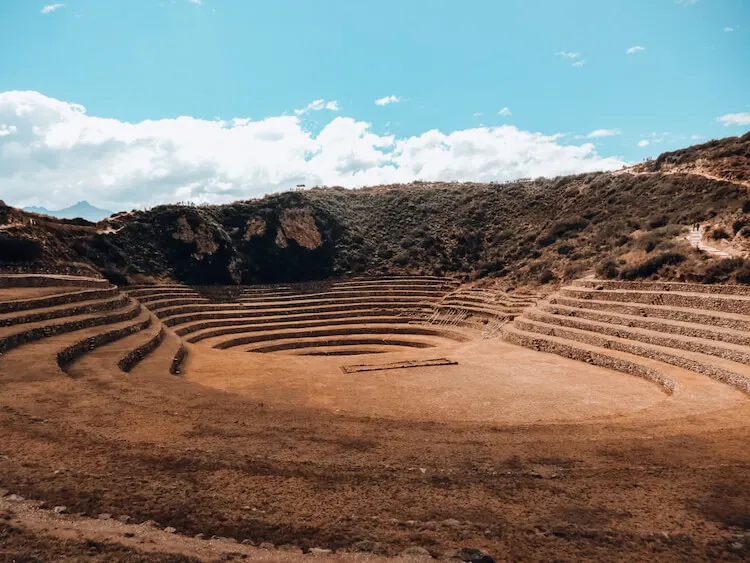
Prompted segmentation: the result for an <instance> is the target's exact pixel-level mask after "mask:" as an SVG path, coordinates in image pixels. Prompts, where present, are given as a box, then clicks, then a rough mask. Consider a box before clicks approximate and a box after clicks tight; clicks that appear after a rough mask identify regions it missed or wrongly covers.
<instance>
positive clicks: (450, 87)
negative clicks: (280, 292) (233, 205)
mask: <svg viewBox="0 0 750 563" xmlns="http://www.w3.org/2000/svg"><path fill="white" fill-rule="evenodd" d="M0 53H3V55H0V199H3V200H5V201H6V202H7V203H9V204H12V205H20V206H26V205H43V206H46V207H48V208H51V209H54V208H60V207H65V206H67V205H70V204H72V203H75V202H76V201H79V200H84V199H85V200H88V201H90V202H92V203H93V204H95V205H98V206H101V207H105V208H107V209H112V210H120V209H130V208H133V207H149V206H153V205H156V204H159V203H169V202H176V201H193V202H196V203H201V202H211V203H222V202H228V201H233V200H237V199H248V198H253V197H259V196H262V195H264V194H266V193H273V192H278V191H283V190H287V189H290V188H292V187H294V186H295V185H297V184H305V185H306V186H314V185H341V186H345V187H357V186H363V185H376V184H383V183H401V182H411V181H413V180H426V181H503V180H511V179H514V178H519V177H537V176H556V175H560V174H570V173H578V172H588V171H593V170H609V169H616V168H620V167H622V166H623V165H626V164H631V163H635V162H639V161H641V160H643V159H644V158H646V157H655V156H657V155H658V154H660V153H661V152H664V151H666V150H672V149H675V148H679V147H683V146H687V145H691V144H696V143H700V142H704V141H706V140H709V139H712V138H721V137H726V136H731V135H740V134H743V133H745V132H747V131H748V130H750V2H749V1H748V0H606V1H604V0H523V1H521V0H512V1H511V0H462V1H460V2H458V1H451V2H448V1H444V0H431V1H430V2H427V1H423V0H407V1H404V0H399V1H395V0H380V1H379V2H352V1H351V0H348V1H343V0H319V1H318V2H311V1H309V0H275V1H273V2H259V1H256V0H67V1H65V2H60V3H49V2H48V1H46V2H45V1H42V2H37V1H36V0H0Z"/></svg>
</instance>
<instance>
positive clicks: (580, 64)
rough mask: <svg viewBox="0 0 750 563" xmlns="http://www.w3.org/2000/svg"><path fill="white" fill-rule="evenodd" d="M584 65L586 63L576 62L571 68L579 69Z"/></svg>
mask: <svg viewBox="0 0 750 563" xmlns="http://www.w3.org/2000/svg"><path fill="white" fill-rule="evenodd" d="M585 64H586V61H576V62H574V63H573V66H574V67H578V68H580V67H582V66H583V65H585Z"/></svg>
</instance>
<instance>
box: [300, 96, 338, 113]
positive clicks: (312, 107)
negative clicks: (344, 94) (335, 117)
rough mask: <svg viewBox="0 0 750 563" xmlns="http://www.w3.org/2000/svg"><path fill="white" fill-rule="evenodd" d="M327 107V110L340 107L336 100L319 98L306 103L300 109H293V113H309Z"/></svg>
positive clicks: (335, 109)
mask: <svg viewBox="0 0 750 563" xmlns="http://www.w3.org/2000/svg"><path fill="white" fill-rule="evenodd" d="M324 109H327V110H329V111H339V109H341V108H340V107H339V103H338V102H337V101H336V100H331V101H330V102H328V101H326V100H323V99H320V100H314V101H312V102H310V103H309V104H307V105H306V106H305V107H303V108H302V109H296V110H294V113H295V114H297V115H305V114H306V113H309V112H311V111H321V110H324Z"/></svg>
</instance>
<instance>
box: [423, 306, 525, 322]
mask: <svg viewBox="0 0 750 563" xmlns="http://www.w3.org/2000/svg"><path fill="white" fill-rule="evenodd" d="M434 307H435V309H436V310H440V311H458V312H462V313H465V314H467V315H476V316H478V317H486V318H490V319H494V318H501V317H509V316H515V315H520V314H521V313H523V311H524V308H523V307H513V308H511V307H507V308H506V307H503V308H496V309H488V308H484V307H476V306H471V305H451V304H446V305H443V304H441V303H438V304H436V305H435V306H434Z"/></svg>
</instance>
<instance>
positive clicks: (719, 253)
mask: <svg viewBox="0 0 750 563" xmlns="http://www.w3.org/2000/svg"><path fill="white" fill-rule="evenodd" d="M687 240H688V242H689V243H690V245H691V246H693V247H695V248H697V249H698V250H702V251H703V252H707V253H708V254H711V255H712V256H715V257H717V258H731V257H732V255H731V254H729V253H728V252H725V251H723V250H719V249H718V248H714V247H713V246H709V245H707V244H705V243H704V242H703V236H702V235H701V230H700V227H698V228H695V227H692V228H691V229H690V234H689V235H688V236H687Z"/></svg>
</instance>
